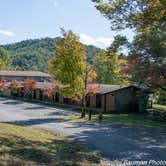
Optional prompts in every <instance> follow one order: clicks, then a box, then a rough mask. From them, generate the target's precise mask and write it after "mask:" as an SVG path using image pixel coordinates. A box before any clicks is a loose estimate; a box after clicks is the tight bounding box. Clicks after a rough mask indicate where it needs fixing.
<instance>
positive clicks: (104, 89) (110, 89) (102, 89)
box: [90, 84, 130, 94]
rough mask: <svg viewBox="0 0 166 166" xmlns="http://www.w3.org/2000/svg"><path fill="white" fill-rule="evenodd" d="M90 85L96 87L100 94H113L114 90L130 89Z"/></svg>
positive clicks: (121, 86) (118, 86)
mask: <svg viewBox="0 0 166 166" xmlns="http://www.w3.org/2000/svg"><path fill="white" fill-rule="evenodd" d="M90 85H94V86H96V87H97V88H98V89H99V93H100V94H105V93H109V92H114V91H116V90H120V89H123V88H127V87H130V85H106V84H90Z"/></svg>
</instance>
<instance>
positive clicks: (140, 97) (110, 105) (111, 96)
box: [87, 84, 150, 112]
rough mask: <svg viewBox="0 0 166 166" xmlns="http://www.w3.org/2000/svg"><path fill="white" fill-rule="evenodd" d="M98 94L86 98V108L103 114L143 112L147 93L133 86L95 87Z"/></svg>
mask: <svg viewBox="0 0 166 166" xmlns="http://www.w3.org/2000/svg"><path fill="white" fill-rule="evenodd" d="M96 86H97V87H98V89H99V92H98V93H96V94H94V95H88V96H87V106H88V107H90V108H96V109H99V110H102V111H105V112H110V111H111V112H126V111H132V112H137V111H144V110H145V109H146V107H147V103H148V98H149V93H150V92H149V91H147V90H143V89H141V88H138V87H136V86H134V85H128V86H126V85H104V84H98V85H96Z"/></svg>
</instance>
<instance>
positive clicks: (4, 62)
mask: <svg viewBox="0 0 166 166" xmlns="http://www.w3.org/2000/svg"><path fill="white" fill-rule="evenodd" d="M10 64H11V63H10V59H9V55H8V52H7V51H5V50H4V49H3V48H1V47H0V70H7V69H9V67H10Z"/></svg>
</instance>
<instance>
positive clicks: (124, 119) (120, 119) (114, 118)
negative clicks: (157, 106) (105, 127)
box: [65, 113, 166, 127]
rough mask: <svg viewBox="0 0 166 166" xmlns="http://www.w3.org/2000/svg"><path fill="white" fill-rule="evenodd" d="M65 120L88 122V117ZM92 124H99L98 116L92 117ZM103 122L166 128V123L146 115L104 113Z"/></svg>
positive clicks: (71, 117) (73, 117)
mask: <svg viewBox="0 0 166 166" xmlns="http://www.w3.org/2000/svg"><path fill="white" fill-rule="evenodd" d="M65 120H69V121H75V122H88V115H87V116H86V118H85V119H80V117H79V116H69V117H66V118H65ZM92 122H98V114H93V115H92ZM103 122H112V123H117V124H128V125H143V126H154V127H166V123H165V122H160V121H154V120H153V119H152V118H151V117H149V116H147V115H146V114H131V113H130V114H129V113H123V114H117V113H103Z"/></svg>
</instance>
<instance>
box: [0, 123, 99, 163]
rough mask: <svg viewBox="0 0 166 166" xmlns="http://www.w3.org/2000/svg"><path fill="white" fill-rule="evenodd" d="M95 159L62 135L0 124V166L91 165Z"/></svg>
mask: <svg viewBox="0 0 166 166" xmlns="http://www.w3.org/2000/svg"><path fill="white" fill-rule="evenodd" d="M99 160H100V158H99V157H98V156H97V155H95V154H94V153H92V152H90V151H88V150H87V149H85V148H83V147H81V146H79V145H78V144H76V143H74V142H72V141H70V140H68V139H67V138H64V137H63V136H60V135H55V134H52V133H50V132H47V131H43V130H38V129H33V128H30V127H20V126H15V125H8V124H2V123H0V166H61V165H63V166H65V165H66V166H68V165H71V166H73V165H74V166H86V165H87V166H89V165H92V166H93V165H97V164H98V162H99Z"/></svg>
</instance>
